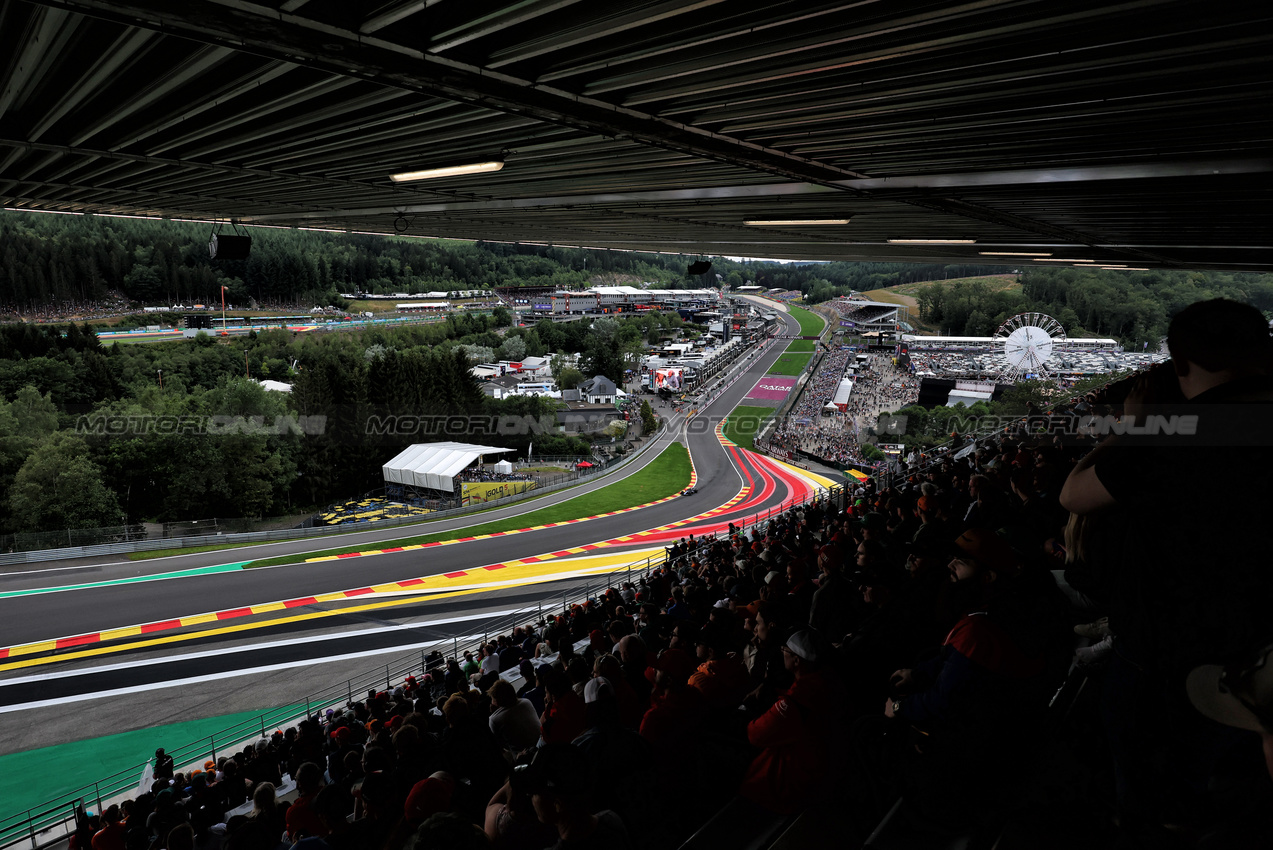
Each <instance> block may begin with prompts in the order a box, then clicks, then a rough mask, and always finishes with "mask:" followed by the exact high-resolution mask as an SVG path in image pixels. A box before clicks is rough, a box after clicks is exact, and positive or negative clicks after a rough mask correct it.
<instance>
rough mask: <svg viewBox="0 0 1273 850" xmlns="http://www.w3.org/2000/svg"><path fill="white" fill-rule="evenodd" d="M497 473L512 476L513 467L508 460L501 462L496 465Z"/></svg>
mask: <svg viewBox="0 0 1273 850" xmlns="http://www.w3.org/2000/svg"><path fill="white" fill-rule="evenodd" d="M495 471H496V472H498V473H499V474H500V475H512V474H513V465H512V464H511V463H509V462H508V461H506V460H501V461H500V462H499V463H497V464H495Z"/></svg>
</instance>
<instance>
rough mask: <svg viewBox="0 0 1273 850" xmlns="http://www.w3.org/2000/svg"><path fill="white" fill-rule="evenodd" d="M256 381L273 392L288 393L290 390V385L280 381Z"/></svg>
mask: <svg viewBox="0 0 1273 850" xmlns="http://www.w3.org/2000/svg"><path fill="white" fill-rule="evenodd" d="M257 383H258V384H260V385H261V386H262V387H264V388H265V389H267V390H273V391H274V392H279V393H290V392H291V391H292V385H291V384H285V383H283V382H282V381H257Z"/></svg>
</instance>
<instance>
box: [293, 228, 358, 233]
mask: <svg viewBox="0 0 1273 850" xmlns="http://www.w3.org/2000/svg"><path fill="white" fill-rule="evenodd" d="M296 229H297V230H312V231H314V232H315V233H348V232H349V231H347V230H333V229H331V228H330V227H298V228H296Z"/></svg>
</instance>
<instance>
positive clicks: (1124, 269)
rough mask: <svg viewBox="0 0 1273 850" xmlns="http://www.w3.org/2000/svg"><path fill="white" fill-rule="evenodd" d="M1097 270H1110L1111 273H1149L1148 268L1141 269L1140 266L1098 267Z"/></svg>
mask: <svg viewBox="0 0 1273 850" xmlns="http://www.w3.org/2000/svg"><path fill="white" fill-rule="evenodd" d="M1097 268H1098V269H1109V270H1110V271H1116V272H1147V271H1149V269H1148V267H1146V268H1141V267H1140V266H1097Z"/></svg>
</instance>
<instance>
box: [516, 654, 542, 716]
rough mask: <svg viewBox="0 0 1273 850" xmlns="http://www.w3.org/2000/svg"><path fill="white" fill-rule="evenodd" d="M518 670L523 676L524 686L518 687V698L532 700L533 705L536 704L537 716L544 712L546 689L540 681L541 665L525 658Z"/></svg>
mask: <svg viewBox="0 0 1273 850" xmlns="http://www.w3.org/2000/svg"><path fill="white" fill-rule="evenodd" d="M517 672H518V673H520V674H521V677H522V686H521V687H520V688H518V689H517V698H518V699H528V700H530V703H531V705H533V706H535V714H536V716H538V715H540V714H543V713H544V689H543V685H542V683H541V682H540V681H539V667H538V666H537V665H536V664H534V663H533V662H531V661H529V660H523V661H522V663H521V664H519V665H517Z"/></svg>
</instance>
